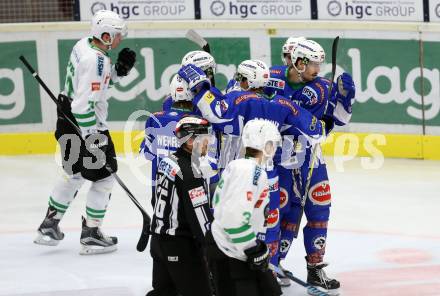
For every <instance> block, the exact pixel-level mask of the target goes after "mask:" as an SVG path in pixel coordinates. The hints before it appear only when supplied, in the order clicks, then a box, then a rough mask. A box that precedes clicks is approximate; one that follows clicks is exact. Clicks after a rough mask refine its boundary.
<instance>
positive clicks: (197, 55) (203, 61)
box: [182, 50, 217, 75]
mask: <svg viewBox="0 0 440 296" xmlns="http://www.w3.org/2000/svg"><path fill="white" fill-rule="evenodd" d="M188 64H194V65H196V66H197V67H199V68H200V69H202V70H203V71H204V72H205V73H206V75H209V74H211V75H214V74H215V71H216V69H217V64H216V63H215V60H214V57H213V56H212V55H210V54H209V53H207V52H206V51H201V50H194V51H190V52H188V53H187V54H186V55H185V56H184V57H183V59H182V66H186V65H188ZM208 72H210V73H208Z"/></svg>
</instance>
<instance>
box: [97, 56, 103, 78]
mask: <svg viewBox="0 0 440 296" xmlns="http://www.w3.org/2000/svg"><path fill="white" fill-rule="evenodd" d="M97 69H98V76H102V72H103V71H104V57H103V56H101V55H98V67H97Z"/></svg>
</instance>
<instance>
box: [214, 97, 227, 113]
mask: <svg viewBox="0 0 440 296" xmlns="http://www.w3.org/2000/svg"><path fill="white" fill-rule="evenodd" d="M228 107H229V106H228V103H226V102H225V101H224V100H221V101H219V102H217V103H216V104H215V112H216V113H217V115H218V116H220V117H221V114H222V113H223V112H226V110H228Z"/></svg>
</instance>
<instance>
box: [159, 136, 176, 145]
mask: <svg viewBox="0 0 440 296" xmlns="http://www.w3.org/2000/svg"><path fill="white" fill-rule="evenodd" d="M157 145H158V146H162V147H175V148H178V147H179V141H178V140H177V138H176V137H174V136H164V135H157Z"/></svg>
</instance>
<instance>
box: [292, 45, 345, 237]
mask: <svg viewBox="0 0 440 296" xmlns="http://www.w3.org/2000/svg"><path fill="white" fill-rule="evenodd" d="M338 43H339V36H336V38H335V39H334V40H333V44H332V73H331V74H332V75H331V81H330V86H329V88H328V94H329V96H331V95H332V90H333V81H334V80H335V73H336V54H337V51H338ZM327 107H328V99H327V101H326V103H325V108H324V113H323V114H325V112H326V111H327ZM318 146H319V144H316V145H315V147H313V151H312V155H311V158H310V159H311V161H312V164H311V165H310V168H309V172H308V174H307V180H306V187H305V188H304V193H303V196H302V198H301V209H300V212H299V216H298V219H297V220H296V228H295V232H294V233H293V237H294V238H297V237H298V232H299V227H300V225H301V220H302V216H303V214H304V207H305V205H306V201H307V195H308V191H309V187H310V182H311V180H312V174H313V169H314V168H315V160H316V154H317V152H318Z"/></svg>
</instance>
